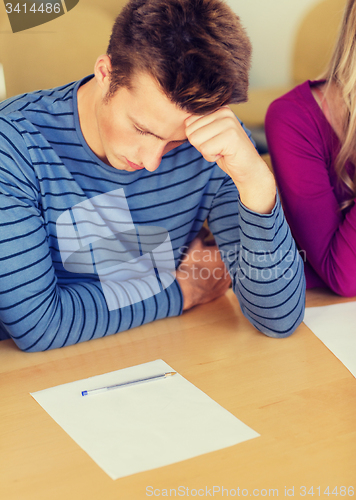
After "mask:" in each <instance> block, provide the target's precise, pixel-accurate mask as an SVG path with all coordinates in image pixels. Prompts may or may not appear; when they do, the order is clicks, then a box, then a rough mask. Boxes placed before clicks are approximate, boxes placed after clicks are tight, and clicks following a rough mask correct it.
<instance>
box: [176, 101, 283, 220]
mask: <svg viewBox="0 0 356 500" xmlns="http://www.w3.org/2000/svg"><path fill="white" fill-rule="evenodd" d="M185 124H186V134H187V138H188V140H189V142H190V143H191V144H192V145H193V146H194V147H195V148H196V149H197V150H198V151H200V153H201V154H202V155H203V157H204V158H205V159H206V160H207V161H210V162H211V161H216V163H217V164H218V165H219V167H220V168H221V169H222V170H223V171H224V172H226V173H227V174H228V175H229V176H230V177H231V179H232V180H233V181H234V183H235V185H236V187H237V189H238V191H239V193H240V199H241V202H242V203H243V204H244V205H245V206H246V207H247V208H249V209H250V210H252V211H255V212H259V213H270V212H271V210H272V208H273V207H274V204H275V201H276V183H275V180H274V177H273V174H272V172H271V171H270V170H269V168H268V166H267V165H266V163H265V162H264V161H263V160H262V159H261V157H260V156H259V154H258V153H257V151H256V149H255V148H254V146H253V144H252V142H251V141H250V139H249V138H248V136H247V134H246V133H245V131H244V129H243V128H242V126H241V125H240V123H239V121H238V120H237V118H236V116H235V115H234V113H233V112H232V111H231V109H230V108H229V107H227V106H223V107H222V108H220V109H218V110H217V111H214V112H213V113H210V114H207V115H204V116H198V115H191V116H190V117H189V118H187V119H186V121H185Z"/></svg>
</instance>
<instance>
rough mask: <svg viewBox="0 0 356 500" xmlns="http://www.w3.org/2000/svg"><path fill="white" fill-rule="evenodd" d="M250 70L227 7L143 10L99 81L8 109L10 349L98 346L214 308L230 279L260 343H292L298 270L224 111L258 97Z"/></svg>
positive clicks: (257, 167) (4, 166)
mask: <svg viewBox="0 0 356 500" xmlns="http://www.w3.org/2000/svg"><path fill="white" fill-rule="evenodd" d="M249 61H250V44H249V41H248V38H247V36H246V34H245V32H244V30H243V28H242V27H241V25H240V22H239V19H238V18H237V16H235V15H234V14H233V12H232V11H231V10H230V9H229V8H228V7H227V6H226V5H225V4H224V3H222V2H221V1H220V0H132V1H131V2H129V4H128V5H127V6H126V7H125V8H124V10H123V12H122V13H121V14H120V16H119V17H118V19H117V20H116V22H115V25H114V28H113V33H112V36H111V40H110V44H109V47H108V52H107V54H105V55H103V56H101V57H99V58H98V60H97V61H96V64H95V72H94V76H93V75H92V76H90V77H87V78H84V79H83V80H81V81H80V82H77V83H72V84H69V85H67V86H64V87H60V88H57V89H52V90H49V91H39V92H35V93H32V94H26V95H24V96H18V97H15V98H12V99H9V100H7V101H5V102H3V103H2V104H1V106H0V141H1V142H0V189H1V196H0V199H1V212H0V227H1V234H2V237H1V244H0V252H1V255H0V258H1V261H2V264H3V265H2V271H1V273H0V297H1V301H0V332H1V333H0V335H1V338H8V337H11V338H13V340H14V341H15V342H16V344H17V345H18V346H19V347H20V348H21V349H23V350H26V351H36V350H46V349H50V348H56V347H62V346H65V345H70V344H73V343H76V342H80V341H84V340H89V339H91V338H97V337H102V336H105V335H109V334H113V333H116V332H119V331H123V330H127V329H129V328H132V327H134V326H138V325H141V324H143V323H145V322H149V321H154V320H156V319H159V318H163V317H168V316H174V315H178V314H180V313H181V312H182V311H183V310H186V309H189V308H191V307H193V306H194V305H197V304H200V303H203V302H206V301H208V300H212V299H213V298H215V297H218V296H219V295H221V294H222V293H224V292H225V291H226V288H227V287H228V286H229V284H230V277H231V280H232V286H233V288H234V291H235V293H236V295H237V297H238V299H239V301H240V304H241V307H242V311H243V312H244V314H245V315H246V316H247V317H248V318H249V319H250V321H251V322H252V323H253V324H254V325H255V326H256V327H257V328H258V329H259V330H260V331H262V332H264V333H265V334H267V335H269V336H274V337H284V336H287V335H289V334H291V333H292V332H293V331H294V329H295V328H296V327H297V326H298V324H299V323H300V322H301V321H302V319H303V311H304V292H305V283H304V276H303V266H302V262H301V260H300V258H299V255H298V253H297V250H296V247H295V244H294V241H293V240H292V238H291V235H290V232H289V228H288V226H287V224H286V221H285V219H284V216H283V213H282V210H281V207H280V203H279V201H278V199H277V200H276V186H275V182H274V178H273V176H272V174H271V172H270V171H269V169H268V167H267V166H266V164H265V163H264V162H263V161H262V160H261V158H260V157H259V155H258V154H257V152H256V150H255V148H254V146H253V144H252V142H251V140H250V139H249V137H248V135H247V133H246V131H245V130H244V128H243V127H242V126H241V125H240V123H239V121H238V120H237V119H236V117H235V116H234V115H233V113H232V112H231V111H230V109H229V108H228V107H227V105H228V104H229V103H231V102H242V101H245V100H246V98H247V85H248V69H249ZM206 218H208V221H209V225H210V228H211V230H212V232H213V234H214V237H215V240H216V242H217V244H218V246H219V250H220V252H221V255H222V257H223V261H224V263H225V265H226V267H227V268H228V271H229V276H226V275H225V276H224V270H225V268H224V266H223V265H222V263H221V261H220V258H219V257H216V255H213V251H212V248H210V250H209V248H208V247H206V246H204V244H203V243H202V238H201V229H202V226H203V223H204V220H205V219H206ZM213 248H214V247H213ZM187 249H188V250H187ZM175 269H177V272H176V277H175V276H174V275H175ZM207 278H209V279H207Z"/></svg>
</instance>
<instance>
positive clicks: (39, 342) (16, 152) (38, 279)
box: [0, 121, 182, 351]
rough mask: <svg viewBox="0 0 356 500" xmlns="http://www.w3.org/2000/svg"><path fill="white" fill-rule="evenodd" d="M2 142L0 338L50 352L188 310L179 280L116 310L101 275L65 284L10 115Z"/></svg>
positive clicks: (27, 159) (30, 168)
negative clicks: (111, 306)
mask: <svg viewBox="0 0 356 500" xmlns="http://www.w3.org/2000/svg"><path fill="white" fill-rule="evenodd" d="M0 131H1V132H0V133H1V138H0V139H1V142H0V144H1V145H0V230H1V241H0V260H1V264H2V265H1V272H0V339H1V338H9V337H10V338H12V339H13V340H14V341H15V343H16V344H17V346H18V347H19V348H20V349H22V350H25V351H44V350H47V349H52V348H57V347H63V346H66V345H71V344H75V343H77V342H82V341H86V340H89V339H93V338H98V337H103V336H105V335H110V334H113V333H116V332H119V331H123V330H127V329H129V328H133V327H135V326H139V325H142V324H143V323H148V322H150V321H154V320H156V319H159V318H164V317H168V316H174V315H178V314H180V313H181V311H182V295H181V290H180V288H179V286H178V284H177V282H176V281H173V283H172V284H171V285H170V286H168V287H167V288H166V289H162V288H161V291H159V292H158V293H156V294H155V295H153V294H152V296H151V297H149V298H147V299H145V300H142V301H140V302H136V303H133V304H130V305H127V306H125V307H122V308H120V309H116V310H109V308H108V306H107V303H106V300H105V297H104V295H103V290H102V287H101V284H100V282H99V280H94V279H92V280H88V279H86V280H83V281H82V282H81V281H79V282H76V283H73V284H66V285H62V286H60V285H59V284H58V279H57V276H56V272H55V266H54V263H53V261H52V255H51V249H50V245H49V242H48V233H47V231H46V227H47V225H48V224H53V221H48V220H46V216H45V213H46V207H41V206H40V200H43V199H45V197H44V194H43V193H42V196H40V193H39V190H40V187H39V183H38V179H37V178H36V175H35V172H34V169H33V166H32V165H31V157H30V155H29V152H28V149H27V147H26V145H25V143H24V141H23V139H22V137H21V133H20V132H19V131H18V130H17V129H16V127H15V126H14V125H13V124H11V123H7V122H4V121H2V123H1V129H0Z"/></svg>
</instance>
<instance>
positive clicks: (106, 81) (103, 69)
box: [94, 54, 111, 93]
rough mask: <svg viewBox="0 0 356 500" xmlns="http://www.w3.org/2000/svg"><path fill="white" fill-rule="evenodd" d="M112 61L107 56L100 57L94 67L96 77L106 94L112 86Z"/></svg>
mask: <svg viewBox="0 0 356 500" xmlns="http://www.w3.org/2000/svg"><path fill="white" fill-rule="evenodd" d="M110 72H111V59H110V57H109V56H108V55H107V54H103V55H101V56H99V57H98V59H97V60H96V63H95V66H94V75H95V79H96V81H97V83H98V85H99V87H100V88H101V89H102V90H103V91H104V92H105V93H106V91H107V90H108V89H109V85H110Z"/></svg>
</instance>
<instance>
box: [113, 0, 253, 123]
mask: <svg viewBox="0 0 356 500" xmlns="http://www.w3.org/2000/svg"><path fill="white" fill-rule="evenodd" d="M107 54H108V55H109V57H110V59H111V64H112V71H111V75H110V76H111V82H110V90H109V96H112V95H113V94H114V93H115V92H116V90H117V89H118V88H119V87H122V86H125V87H130V82H131V78H132V75H133V74H134V73H135V72H137V71H139V72H147V73H149V74H151V75H152V76H153V78H154V79H155V80H156V81H157V82H158V84H159V85H160V87H161V88H162V90H163V92H164V93H165V94H166V95H167V97H168V98H169V99H170V100H171V101H172V102H174V103H175V104H176V105H178V106H179V107H181V108H182V109H184V110H186V111H188V112H190V113H208V112H210V111H213V110H214V109H216V108H218V107H220V106H223V105H225V104H230V103H238V102H243V101H246V100H247V90H248V72H249V69H250V59H251V44H250V41H249V39H248V36H247V35H246V32H245V30H244V28H243V27H242V25H241V23H240V19H239V18H238V16H237V15H236V14H235V13H234V12H233V11H232V10H231V9H230V7H228V6H227V5H226V4H225V3H224V2H223V1H222V0H131V1H129V2H128V4H126V6H125V7H124V8H123V10H122V12H121V13H120V14H119V16H118V17H117V19H116V21H115V24H114V27H113V31H112V35H111V38H110V43H109V46H108V50H107Z"/></svg>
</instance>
